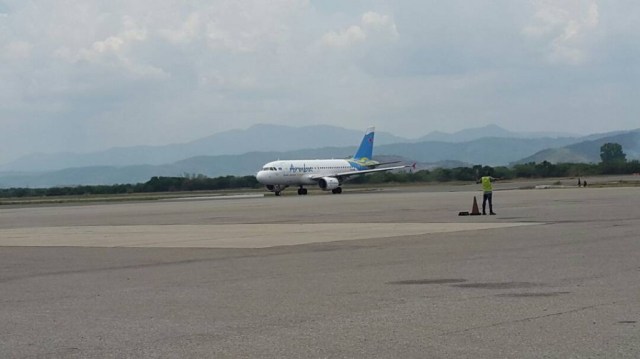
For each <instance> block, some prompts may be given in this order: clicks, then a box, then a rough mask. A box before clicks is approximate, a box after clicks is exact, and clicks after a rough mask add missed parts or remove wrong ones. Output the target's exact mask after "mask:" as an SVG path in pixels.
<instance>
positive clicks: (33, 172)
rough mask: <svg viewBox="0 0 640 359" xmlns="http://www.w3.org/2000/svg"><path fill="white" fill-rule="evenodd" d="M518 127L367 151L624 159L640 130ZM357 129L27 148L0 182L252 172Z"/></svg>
mask: <svg viewBox="0 0 640 359" xmlns="http://www.w3.org/2000/svg"><path fill="white" fill-rule="evenodd" d="M525 135H526V134H522V133H514V132H510V131H507V130H504V129H502V128H500V127H498V126H495V125H490V126H485V127H481V128H477V129H469V130H464V131H460V132H457V133H454V134H442V133H431V134H429V135H427V136H424V137H421V138H420V139H419V140H411V139H406V138H402V137H398V136H394V135H392V134H388V133H384V132H382V133H376V147H375V149H374V153H375V155H376V158H378V159H382V158H393V159H404V160H405V161H406V162H409V163H411V162H418V163H419V167H420V168H431V167H433V166H435V165H436V164H437V165H439V166H452V167H453V166H461V165H471V164H483V165H492V166H496V165H507V164H510V163H520V162H530V161H536V162H541V161H544V160H548V161H550V162H567V161H571V162H598V161H599V154H600V152H599V151H600V146H601V145H602V144H603V143H606V142H618V143H620V144H621V145H622V146H623V150H624V151H625V153H627V155H628V156H627V158H629V159H631V158H637V157H639V154H640V144H639V137H640V130H637V131H630V132H622V133H621V132H615V133H608V134H600V135H597V134H596V135H590V136H584V137H573V136H567V137H562V136H559V135H560V134H547V135H554V137H550V136H544V135H545V134H542V133H537V134H529V135H530V136H532V137H526V136H525ZM361 137H362V132H361V131H355V130H346V129H341V128H339V127H332V126H308V127H299V128H296V127H287V126H273V125H257V126H253V127H251V128H249V129H247V130H234V131H227V132H223V133H219V134H216V135H213V136H209V137H205V138H202V139H199V140H196V141H192V142H188V143H185V144H174V145H168V146H155V147H154V146H138V147H127V148H114V149H110V150H107V151H102V152H95V153H90V154H51V155H31V156H26V157H23V158H21V159H19V160H17V161H14V162H12V163H10V164H7V165H5V166H2V167H0V169H1V170H2V172H0V187H49V186H59V185H80V184H114V183H136V182H144V181H147V180H148V179H149V178H150V177H153V176H182V175H184V174H204V175H207V176H211V177H215V176H223V175H252V174H254V173H255V172H256V171H257V169H258V168H260V166H261V165H262V164H264V163H265V162H268V161H271V160H275V159H278V158H280V159H304V158H345V157H349V156H351V155H352V154H353V153H354V152H355V149H356V145H357V144H358V141H359V140H360V138H361ZM426 138H441V139H446V140H439V141H434V140H424V139H426ZM464 139H467V140H464ZM345 144H346V145H345ZM267 148H271V149H269V150H267ZM243 151H244V152H243ZM531 154H534V155H531Z"/></svg>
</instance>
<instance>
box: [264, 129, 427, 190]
mask: <svg viewBox="0 0 640 359" xmlns="http://www.w3.org/2000/svg"><path fill="white" fill-rule="evenodd" d="M374 133H375V128H374V127H370V128H368V129H367V131H366V132H365V135H364V137H363V138H362V142H361V143H360V147H359V148H358V151H357V152H356V154H355V155H354V156H353V157H352V158H349V159H331V160H290V161H282V160H278V161H273V162H269V163H267V164H265V165H264V166H263V168H262V170H260V171H258V173H257V174H256V179H257V180H258V182H260V183H262V184H264V185H265V187H266V188H267V190H268V191H270V192H274V193H275V195H276V196H279V195H280V192H282V191H283V190H284V189H285V188H287V187H289V186H298V187H299V188H298V194H299V195H306V194H307V189H306V188H304V186H312V185H317V186H319V187H320V188H321V189H322V190H323V191H331V193H334V194H336V193H342V187H341V185H342V182H343V181H344V180H346V179H347V178H349V177H351V176H356V175H362V174H365V173H373V172H383V171H392V170H397V169H402V168H407V167H412V166H394V167H384V168H376V167H378V166H381V165H385V164H391V163H397V162H386V163H380V162H377V161H373V160H372V159H371V158H372V157H373V137H374ZM413 167H415V165H414V166H413Z"/></svg>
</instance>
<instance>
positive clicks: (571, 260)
mask: <svg viewBox="0 0 640 359" xmlns="http://www.w3.org/2000/svg"><path fill="white" fill-rule="evenodd" d="M500 186H503V188H511V187H510V184H498V186H497V187H498V190H497V191H496V192H495V193H494V202H495V203H494V204H495V211H496V212H497V213H498V215H497V216H476V217H459V216H458V215H457V214H458V212H459V211H463V210H470V209H471V204H472V200H473V196H474V195H475V196H477V197H478V199H481V194H480V193H479V192H477V191H476V192H465V191H455V192H438V191H437V190H434V188H433V187H430V188H428V189H424V190H423V189H421V188H410V189H399V188H395V189H388V190H384V191H379V192H358V193H354V192H351V193H350V192H349V189H348V187H347V188H346V191H345V193H343V194H342V195H331V194H320V193H318V194H312V195H309V196H301V197H298V196H297V195H295V193H294V192H289V193H287V195H285V196H283V197H280V198H276V197H274V196H267V197H264V198H251V197H249V198H238V199H228V200H224V201H219V200H210V201H208V200H199V201H170V202H169V201H167V202H162V201H155V202H140V203H116V204H113V203H112V204H91V205H56V206H40V207H39V206H27V207H15V206H12V207H0V269H1V270H0V303H2V306H1V307H0V357H2V358H74V357H76V358H122V357H152V358H157V357H160V358H165V357H166V358H173V357H186V358H191V357H192V358H200V357H217V358H225V357H229V358H238V357H241V358H242V357H250V358H256V357H259V358H281V357H312V358H326V357H332V358H333V357H338V358H353V357H362V358H364V357H385V358H388V357H410V358H425V357H429V358H451V357H457V358H458V357H461V358H540V357H547V358H566V357H580V358H581V357H587V358H592V357H607V358H609V357H615V358H637V357H640V327H639V324H638V321H640V262H639V261H638V258H640V236H639V235H638V233H640V211H639V210H638V204H639V203H640V201H639V200H640V191H639V190H638V189H637V188H603V189H600V188H573V189H545V190H500V189H501V188H500ZM158 239H160V240H158ZM221 243H222V244H221ZM162 247H170V248H162ZM207 247H208V248H207ZM214 247H218V248H214ZM221 247H224V248H221Z"/></svg>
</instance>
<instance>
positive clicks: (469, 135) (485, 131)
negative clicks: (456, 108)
mask: <svg viewBox="0 0 640 359" xmlns="http://www.w3.org/2000/svg"><path fill="white" fill-rule="evenodd" d="M485 137H504V138H529V139H533V138H559V137H573V138H575V137H579V136H577V135H574V134H569V133H561V132H512V131H509V130H505V129H504V128H502V127H500V126H497V125H493V124H492V125H487V126H483V127H478V128H469V129H465V130H462V131H458V132H454V133H445V132H440V131H434V132H431V133H429V134H427V135H426V136H422V137H420V138H418V139H417V140H416V142H426V141H438V142H468V141H474V140H477V139H480V138H485Z"/></svg>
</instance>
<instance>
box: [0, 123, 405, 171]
mask: <svg viewBox="0 0 640 359" xmlns="http://www.w3.org/2000/svg"><path fill="white" fill-rule="evenodd" d="M363 135H364V129H363V130H362V131H357V130H348V129H344V128H341V127H335V126H325V125H320V126H306V127H290V126H278V125H255V126H252V127H250V128H248V129H245V130H231V131H226V132H221V133H217V134H215V135H212V136H207V137H204V138H201V139H198V140H195V141H191V142H187V143H180V144H171V145H166V146H134V147H117V148H112V149H109V150H106V151H100V152H92V153H54V154H32V155H28V156H24V157H21V158H19V159H17V160H15V161H12V162H10V163H7V164H5V165H2V166H0V171H5V172H6V171H52V170H58V169H64V168H70V167H87V166H91V167H96V166H120V167H121V166H129V165H142V164H146V165H160V164H166V163H171V162H175V161H179V160H182V159H185V158H189V157H194V156H204V155H207V156H214V155H232V154H243V153H247V152H254V151H260V152H268V151H280V152H284V151H293V150H299V149H305V148H320V147H326V146H349V145H356V144H358V143H359V142H360V140H361V139H362V136H363ZM406 141H408V140H407V139H405V138H402V137H398V136H395V135H392V134H390V133H387V132H376V144H386V143H398V142H406Z"/></svg>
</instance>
